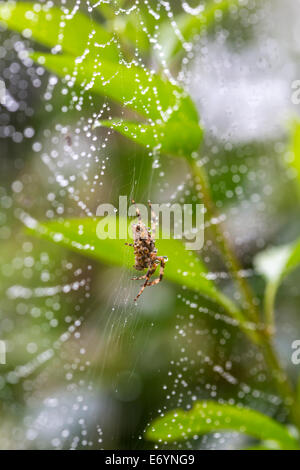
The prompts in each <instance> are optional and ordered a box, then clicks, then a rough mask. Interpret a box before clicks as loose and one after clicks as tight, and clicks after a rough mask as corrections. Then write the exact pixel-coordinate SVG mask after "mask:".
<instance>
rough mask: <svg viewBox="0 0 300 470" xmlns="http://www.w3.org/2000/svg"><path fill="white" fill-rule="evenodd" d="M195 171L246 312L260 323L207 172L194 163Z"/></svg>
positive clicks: (252, 295)
mask: <svg viewBox="0 0 300 470" xmlns="http://www.w3.org/2000/svg"><path fill="white" fill-rule="evenodd" d="M193 171H194V175H195V177H196V179H198V180H199V182H200V185H201V192H202V195H203V202H204V205H205V207H206V209H207V211H208V213H209V214H210V216H211V217H212V222H213V223H212V227H213V229H214V232H215V235H216V241H217V243H218V245H219V247H220V249H221V251H222V253H223V255H224V257H225V259H226V260H227V263H228V268H229V270H230V272H231V273H232V274H233V276H234V278H235V280H236V281H237V283H238V285H239V287H240V291H241V292H242V293H243V296H244V299H245V301H246V305H245V307H246V308H245V310H249V314H250V320H252V321H255V322H256V323H258V322H259V313H258V311H257V307H256V306H255V304H254V302H253V297H254V294H253V292H252V290H251V288H250V286H249V284H248V283H247V281H246V280H245V278H244V277H243V276H242V275H241V270H242V267H241V265H240V262H239V260H238V259H237V257H236V256H235V253H234V252H233V250H232V248H231V246H230V243H229V240H228V239H227V237H226V233H225V230H223V224H222V222H220V214H219V212H218V209H217V207H216V206H215V204H214V202H213V199H212V196H211V192H210V186H209V182H208V178H207V175H206V172H205V170H204V168H203V167H199V166H197V165H196V162H195V163H193ZM214 222H215V223H214Z"/></svg>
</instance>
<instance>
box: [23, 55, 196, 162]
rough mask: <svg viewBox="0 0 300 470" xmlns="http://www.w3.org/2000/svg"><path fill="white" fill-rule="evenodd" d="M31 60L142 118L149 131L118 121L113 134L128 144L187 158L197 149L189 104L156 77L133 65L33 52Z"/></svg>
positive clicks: (193, 114) (192, 108)
mask: <svg viewBox="0 0 300 470" xmlns="http://www.w3.org/2000/svg"><path fill="white" fill-rule="evenodd" d="M31 57H32V58H33V59H34V60H35V61H37V62H39V63H41V64H43V65H45V66H46V67H47V68H49V69H50V70H52V71H53V72H55V73H57V74H58V75H60V76H62V77H64V76H66V75H70V76H74V77H75V76H76V84H77V85H78V86H80V87H82V88H85V89H90V91H92V92H94V93H98V94H101V95H105V96H107V97H109V98H112V99H113V100H116V101H118V102H119V103H120V104H121V105H122V106H124V107H127V108H130V109H132V110H134V111H136V112H138V113H139V114H140V115H141V116H143V117H144V118H148V120H149V122H150V123H151V125H152V124H153V125H154V127H152V126H150V124H138V123H135V122H126V123H124V125H122V123H120V122H121V121H119V122H118V126H119V127H118V130H119V131H120V132H121V133H122V134H123V135H126V136H127V137H129V138H131V139H132V140H135V141H136V142H138V143H140V144H143V145H149V147H151V148H154V147H157V148H159V147H161V150H162V151H166V152H168V153H172V154H174V155H184V156H185V157H187V158H190V156H191V153H192V151H193V150H196V149H197V148H198V146H199V144H200V142H201V139H202V130H201V128H200V127H199V124H198V114H197V111H196V108H195V106H194V103H193V102H192V100H191V98H190V97H189V96H188V95H187V94H186V92H185V91H184V90H182V89H181V88H180V87H178V86H177V85H175V84H172V83H171V82H169V81H168V80H165V79H163V78H162V77H160V76H159V75H157V74H155V73H152V72H150V71H148V70H147V69H143V68H141V67H139V66H136V65H132V64H130V65H125V64H120V63H113V62H108V61H105V60H101V62H98V66H96V65H95V62H94V61H93V62H91V61H90V60H84V61H78V60H77V61H76V63H75V61H74V58H73V57H70V56H54V55H51V54H42V55H41V54H37V53H34V54H31ZM102 124H103V125H107V124H108V121H104V122H103V123H102ZM109 125H110V124H109ZM116 125H117V122H115V123H114V124H113V126H114V127H115V126H116ZM144 131H145V133H146V135H143V134H144ZM134 135H136V137H135V138H134V137H133V136H134Z"/></svg>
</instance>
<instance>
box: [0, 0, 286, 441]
mask: <svg viewBox="0 0 300 470" xmlns="http://www.w3.org/2000/svg"><path fill="white" fill-rule="evenodd" d="M204 3H205V2H198V1H197V2H192V1H190V2H185V1H182V2H174V5H173V2H166V1H163V0H160V1H157V2H150V1H149V2H147V1H143V2H141V1H140V0H136V1H134V2H125V3H124V6H123V7H120V6H119V5H118V2H114V1H110V2H109V1H105V0H102V1H101V0H100V1H98V2H95V1H94V2H92V1H84V0H83V1H80V0H77V1H73V2H64V1H61V2H55V5H56V6H59V7H60V8H61V10H62V12H63V13H64V15H65V23H67V21H72V18H74V17H75V16H76V15H77V14H78V12H79V11H80V9H81V10H83V11H84V12H85V13H86V15H87V16H88V17H90V18H97V20H99V21H100V19H101V12H100V8H101V7H102V6H107V7H110V8H111V11H112V12H113V15H112V17H111V18H110V20H109V21H111V22H113V21H117V20H119V21H120V22H122V21H123V22H124V21H125V19H126V20H128V19H130V18H131V16H132V17H133V18H136V15H137V17H138V18H139V17H140V18H141V21H142V14H141V11H142V13H143V15H145V14H147V15H150V17H151V18H152V21H154V22H156V24H155V25H154V28H153V31H149V30H148V29H147V26H146V25H144V32H145V34H146V37H147V38H148V40H149V43H150V44H151V49H150V52H149V57H150V58H149V57H148V58H147V59H145V52H144V50H143V49H142V47H141V45H140V43H139V40H138V38H136V42H135V44H131V45H130V47H131V52H132V54H133V57H132V59H131V61H127V65H128V67H130V66H131V64H133V63H135V64H138V65H142V64H145V65H146V66H147V67H150V66H151V67H153V70H155V71H158V70H159V71H160V72H161V73H162V74H163V75H164V76H165V77H166V78H167V79H169V80H171V81H172V82H174V83H177V84H179V85H180V86H183V87H184V88H185V89H186V90H187V91H188V92H189V93H190V94H191V96H192V97H193V99H194V100H195V103H196V104H197V108H198V111H199V113H200V116H201V120H202V123H203V126H204V128H205V129H206V130H207V133H206V137H205V143H204V147H203V149H202V150H201V152H199V155H198V157H197V159H198V160H199V162H200V164H201V165H204V166H205V167H207V170H208V172H209V174H210V177H211V180H212V184H213V185H214V191H215V194H216V197H217V198H218V206H219V209H220V212H221V217H220V220H217V221H215V220H214V221H213V223H220V222H221V221H222V223H225V224H228V230H229V232H230V234H231V236H232V237H233V239H234V240H235V243H236V246H237V250H238V252H239V254H240V255H241V256H245V266H246V267H245V269H244V270H243V271H242V272H241V273H240V274H241V275H242V276H245V277H247V278H249V279H251V280H254V282H255V274H254V272H253V269H252V266H251V264H250V263H249V260H248V258H247V256H248V255H249V256H250V254H251V252H253V251H255V250H258V249H262V248H263V247H264V246H265V243H266V241H267V239H268V237H269V236H271V234H272V233H274V232H275V230H276V228H277V227H278V225H280V224H282V223H283V222H284V216H282V219H281V220H278V219H277V220H276V221H274V219H273V216H274V213H276V210H277V200H276V195H274V188H273V186H272V183H271V181H272V175H273V174H277V173H276V172H278V171H279V172H280V171H281V169H280V168H279V169H278V168H277V169H276V168H275V169H274V168H273V165H271V164H270V162H269V159H268V152H269V151H272V152H275V153H277V154H281V153H283V152H284V137H283V133H282V134H280V136H279V137H278V129H279V128H280V125H282V122H279V119H277V118H275V117H274V118H273V119H272V121H271V122H270V120H269V118H270V116H271V115H273V116H275V114H276V112H275V111H283V112H285V113H286V114H288V112H289V109H288V106H287V105H286V101H285V93H286V83H288V80H289V74H290V72H289V71H286V72H284V74H282V75H281V76H280V75H278V78H277V80H276V81H275V82H272V87H273V88H272V90H270V88H269V87H270V76H271V74H273V73H274V70H275V71H276V70H278V69H279V68H280V60H281V58H282V54H284V53H285V51H281V50H280V48H279V46H278V43H277V44H275V41H276V39H274V38H272V37H271V32H270V30H271V26H270V24H271V21H272V16H271V14H270V11H269V10H268V3H266V4H265V5H264V6H263V7H261V8H260V9H258V10H257V9H256V8H255V5H254V2H248V3H249V4H251V5H250V10H248V9H247V10H245V11H244V13H243V14H242V15H240V16H238V20H239V21H237V23H238V25H239V27H238V28H237V31H235V34H236V37H234V38H232V37H231V34H230V31H228V29H227V26H226V23H225V24H223V22H219V23H217V25H216V27H215V28H214V30H213V33H212V34H210V35H208V34H202V35H201V36H199V37H196V38H194V40H193V41H191V42H186V41H185V40H184V39H183V37H182V35H181V33H180V28H179V25H178V24H177V22H176V18H177V16H178V15H179V14H182V13H185V14H186V15H190V16H191V17H192V16H196V15H198V14H199V12H200V11H202V9H203V8H204ZM244 3H245V5H246V4H247V2H244ZM35 5H36V7H35V8H37V9H38V8H49V11H51V8H52V6H51V2H36V4H35ZM248 6H249V5H248ZM145 10H146V12H145ZM36 11H37V10H36ZM232 14H233V16H234V15H237V13H236V12H235V11H234V9H233V11H232ZM139 15H140V16H139ZM161 16H163V17H165V18H167V19H168V21H169V24H170V25H171V29H172V34H174V35H175V36H176V37H178V39H179V41H180V43H181V46H182V48H183V50H184V53H183V55H182V57H181V59H180V62H179V64H178V65H177V67H174V68H172V67H169V66H168V65H167V62H166V60H165V58H164V54H163V49H164V48H163V47H162V46H163V45H162V43H161V41H162V36H161V35H160V29H159V25H160V20H161ZM270 18H271V19H270ZM102 21H103V17H102ZM65 23H63V24H62V26H61V30H60V31H59V32H58V37H60V38H63V34H64V25H65ZM262 23H263V26H262ZM156 26H157V28H156ZM245 29H246V30H247V32H248V33H249V34H250V35H251V32H252V35H253V29H254V31H255V35H254V37H255V39H253V36H251V38H250V39H249V38H246V39H245V38H244V37H243V35H242V31H244V30H245ZM1 34H2V35H3V38H4V40H3V43H2V46H1V47H0V56H1V58H2V66H1V74H2V76H3V77H4V79H5V81H6V85H7V99H6V103H5V106H4V105H3V106H2V108H1V112H2V114H1V138H2V139H1V145H2V143H3V146H4V152H5V158H3V163H1V165H2V168H1V186H0V197H1V212H0V223H1V227H0V236H1V246H2V247H3V248H2V249H1V256H0V260H1V278H2V280H1V287H0V289H1V317H0V331H1V335H0V336H1V338H3V339H5V341H6V345H7V360H8V363H7V365H6V366H5V371H4V372H3V373H1V375H0V394H1V401H2V420H3V421H4V423H5V426H4V427H2V430H1V431H0V447H1V448H57V449H60V448H72V449H76V448H99V449H102V448H112V447H114V446H116V447H123V448H131V449H132V448H146V447H151V445H152V444H150V443H147V441H145V440H144V436H143V431H144V430H145V429H146V427H147V425H148V424H149V423H150V422H151V421H152V419H154V418H155V417H157V416H158V415H159V414H162V413H164V412H166V411H168V410H171V409H173V408H176V407H184V408H186V409H189V408H191V407H192V406H193V403H194V402H195V401H196V400H201V399H207V398H209V399H214V400H218V401H220V402H222V400H224V401H229V402H230V403H237V402H241V403H243V404H246V405H248V406H255V408H256V409H260V410H261V411H264V412H267V413H269V414H274V413H278V410H280V404H281V401H280V399H279V398H278V397H277V396H276V395H275V394H273V392H272V389H270V390H268V388H267V387H265V384H266V381H267V371H266V370H265V366H264V363H263V360H262V357H261V355H260V354H259V353H258V352H257V350H256V349H255V348H254V347H253V346H252V345H251V344H250V343H246V344H245V339H244V337H243V334H242V333H241V332H240V331H239V330H238V328H237V327H236V325H235V324H234V322H233V321H232V319H231V318H230V317H229V316H228V314H226V312H224V311H222V309H220V308H219V307H217V306H216V305H215V304H214V303H213V302H211V301H209V300H208V299H206V298H204V297H203V296H201V295H200V294H196V293H193V292H191V291H190V290H188V289H187V288H186V287H185V286H184V285H183V286H173V285H171V284H170V283H168V282H167V281H165V282H163V283H161V284H159V286H156V287H154V288H151V289H146V290H145V293H144V294H143V296H142V297H141V299H140V301H139V302H138V303H137V305H135V304H134V303H133V299H134V297H135V295H136V293H137V290H138V286H137V285H136V284H135V283H134V282H133V281H131V280H130V277H131V272H130V271H128V269H126V268H125V267H123V268H122V267H121V268H120V267H117V268H116V267H109V266H107V265H105V264H103V265H102V264H100V265H99V264H98V263H96V262H94V261H92V260H89V259H87V258H85V257H84V256H80V255H79V254H75V253H72V252H71V251H69V250H66V249H64V248H61V247H59V246H56V245H55V244H51V243H49V242H47V241H44V240H37V239H34V238H32V237H30V236H29V235H28V234H26V233H25V231H24V228H25V227H31V226H32V225H33V224H34V223H35V221H38V220H54V219H57V218H66V219H67V218H79V217H94V216H95V214H96V209H97V206H98V205H99V204H100V203H113V204H115V205H117V202H118V196H119V194H121V195H122V194H123V195H127V196H128V199H129V200H130V199H131V198H135V199H137V200H138V199H141V202H145V201H147V200H148V199H151V200H152V201H155V202H172V203H173V202H179V203H185V202H190V201H195V198H196V197H197V196H198V193H199V188H197V185H195V183H194V180H193V177H192V175H191V172H190V170H189V168H188V166H187V165H186V164H185V163H184V162H183V161H181V160H180V159H178V160H174V159H172V158H170V157H162V155H161V154H160V152H159V150H158V149H156V150H155V151H151V150H146V151H145V150H144V149H142V148H141V147H140V146H138V145H135V144H134V143H132V142H129V141H126V140H125V138H124V137H120V136H118V135H117V133H116V132H115V131H113V130H110V129H104V128H101V129H98V128H97V129H94V124H95V122H96V121H97V120H98V119H101V118H103V117H104V118H105V119H107V118H109V117H115V116H116V115H119V116H126V112H124V110H122V109H121V108H120V107H118V106H117V105H116V104H115V103H114V102H112V101H111V100H109V99H107V98H105V97H100V96H96V95H94V94H93V82H89V83H83V84H82V86H79V87H77V88H75V87H74V86H73V79H74V75H73V76H67V77H65V78H64V79H63V80H61V79H59V78H57V77H56V76H55V74H53V73H50V72H48V71H47V70H46V69H45V68H44V67H43V66H42V65H35V64H34V63H33V62H32V60H31V59H30V58H28V55H27V54H26V51H27V50H28V48H34V49H36V45H34V44H35V43H34V42H31V41H30V35H28V34H27V33H26V32H25V37H24V33H23V36H22V35H19V34H17V33H13V32H9V31H6V30H5V29H4V28H3V31H2V33H1ZM26 34H27V38H26ZM93 36H94V32H93V29H92V27H91V31H90V38H89V41H90V43H91V44H92V43H93ZM268 38H269V42H268V41H267V39H268ZM230 40H231V41H232V43H230ZM260 40H261V41H262V42H263V41H265V42H264V44H265V48H264V49H263V48H262V50H261V51H260V53H259V54H258V53H257V51H256V45H257V43H259V41H260ZM114 41H115V44H116V45H117V46H120V47H121V46H122V47H123V44H120V42H119V40H118V38H117V36H115V38H114ZM272 41H273V42H272ZM237 43H238V44H239V46H238V47H237V48H235V49H234V44H237ZM58 45H59V41H58ZM109 45H110V44H106V45H100V46H99V50H101V49H102V48H103V47H104V48H105V47H109ZM89 46H90V44H87V48H86V49H85V50H84V52H83V54H82V55H80V60H81V61H83V62H84V61H85V60H87V59H88V56H89ZM57 52H59V47H56V49H55V48H54V49H52V53H53V54H55V53H57ZM276 53H277V56H276V57H275V58H274V56H275V55H276ZM291 55H292V52H291ZM258 56H259V57H258ZM121 60H122V63H124V58H122V59H121ZM260 61H261V62H260ZM248 64H250V65H248ZM247 66H248V68H247ZM241 70H242V71H241ZM74 74H75V75H76V63H74ZM96 74H97V72H95V77H96ZM254 77H255V79H256V82H255V83H254V85H253V87H254V88H253V87H252V91H251V92H250V93H249V87H250V86H252V85H251V83H253V78H254ZM112 79H113V77H112ZM242 79H244V82H243V83H242V84H241V85H240V86H239V89H237V87H236V83H237V82H238V81H240V82H241V80H242ZM247 80H248V82H247ZM266 90H268V93H269V94H268V96H267V97H265V92H266ZM248 93H249V95H250V97H252V98H251V99H250V98H249V97H248V95H247V94H248ZM278 96H279V97H278ZM274 97H277V98H276V100H275V102H274ZM238 100H242V105H239V104H237V101H238ZM243 100H244V101H243ZM243 106H244V108H243ZM239 107H241V108H243V111H240V110H239V109H238V108H239ZM239 112H240V113H241V114H239ZM246 116H247V119H246ZM258 117H259V119H260V120H261V121H257V118H258ZM276 119H277V120H276ZM40 122H41V124H40ZM268 133H269V135H268V144H265V143H264V139H265V138H266V135H267V134H268ZM275 136H276V138H275ZM249 142H251V145H250V144H249ZM270 148H271V150H270ZM212 156H213V163H212V158H211V157H212ZM287 180H288V177H286V179H285V177H284V176H283V180H282V182H281V184H282V185H283V186H284V185H286V184H287ZM262 221H263V222H262ZM270 221H272V223H271V222H270ZM205 223H206V233H207V236H206V238H205V245H204V248H203V250H202V252H201V255H202V258H203V259H204V261H205V262H206V263H207V265H208V269H209V270H211V271H209V272H208V274H207V275H206V276H207V278H208V279H211V280H213V281H215V282H216V284H217V285H218V286H219V287H220V288H221V289H222V290H224V291H225V292H226V293H228V295H229V296H232V297H235V298H236V300H237V301H238V300H239V298H238V293H237V291H236V289H235V286H234V283H233V281H232V278H231V276H230V275H229V274H228V272H227V270H226V268H225V267H224V265H223V263H222V262H221V260H220V253H219V251H218V249H216V248H215V246H214V245H213V243H212V241H211V238H210V236H209V233H210V232H209V229H210V226H211V223H212V221H211V220H209V219H206V221H205ZM229 227H230V228H229ZM162 254H163V253H162ZM129 257H132V260H133V254H132V252H131V251H130V250H129V251H128V258H129ZM166 269H168V266H166ZM133 275H134V274H133ZM154 289H155V290H154ZM196 437H197V436H195V438H191V439H189V440H187V441H183V442H178V443H176V444H175V447H178V448H200V447H201V448H220V447H222V446H226V445H231V446H233V447H234V445H237V443H239V442H240V441H241V440H242V439H244V438H242V437H241V436H239V435H237V434H235V435H233V434H230V433H226V434H224V433H223V434H218V433H216V434H214V435H208V436H205V437H203V438H202V439H200V440H199V439H198V438H197V439H196ZM163 445H164V444H163V443H161V444H159V445H158V447H163Z"/></svg>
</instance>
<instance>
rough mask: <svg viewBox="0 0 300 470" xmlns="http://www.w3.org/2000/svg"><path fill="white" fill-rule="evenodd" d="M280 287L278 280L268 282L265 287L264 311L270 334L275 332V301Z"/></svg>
mask: <svg viewBox="0 0 300 470" xmlns="http://www.w3.org/2000/svg"><path fill="white" fill-rule="evenodd" d="M277 289H278V282H275V281H274V282H268V283H267V286H266V289H265V296H264V297H265V300H264V313H265V321H266V325H267V328H268V331H269V333H270V335H272V334H274V333H275V319H274V303H275V296H276V292H277Z"/></svg>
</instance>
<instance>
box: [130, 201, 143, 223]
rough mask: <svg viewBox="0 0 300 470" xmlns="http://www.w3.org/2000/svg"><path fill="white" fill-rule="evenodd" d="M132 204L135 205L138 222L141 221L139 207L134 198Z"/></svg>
mask: <svg viewBox="0 0 300 470" xmlns="http://www.w3.org/2000/svg"><path fill="white" fill-rule="evenodd" d="M132 204H134V205H135V211H136V215H137V216H138V219H139V223H141V222H142V216H141V213H140V209H139V208H138V206H137V205H136V203H135V201H134V199H132Z"/></svg>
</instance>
